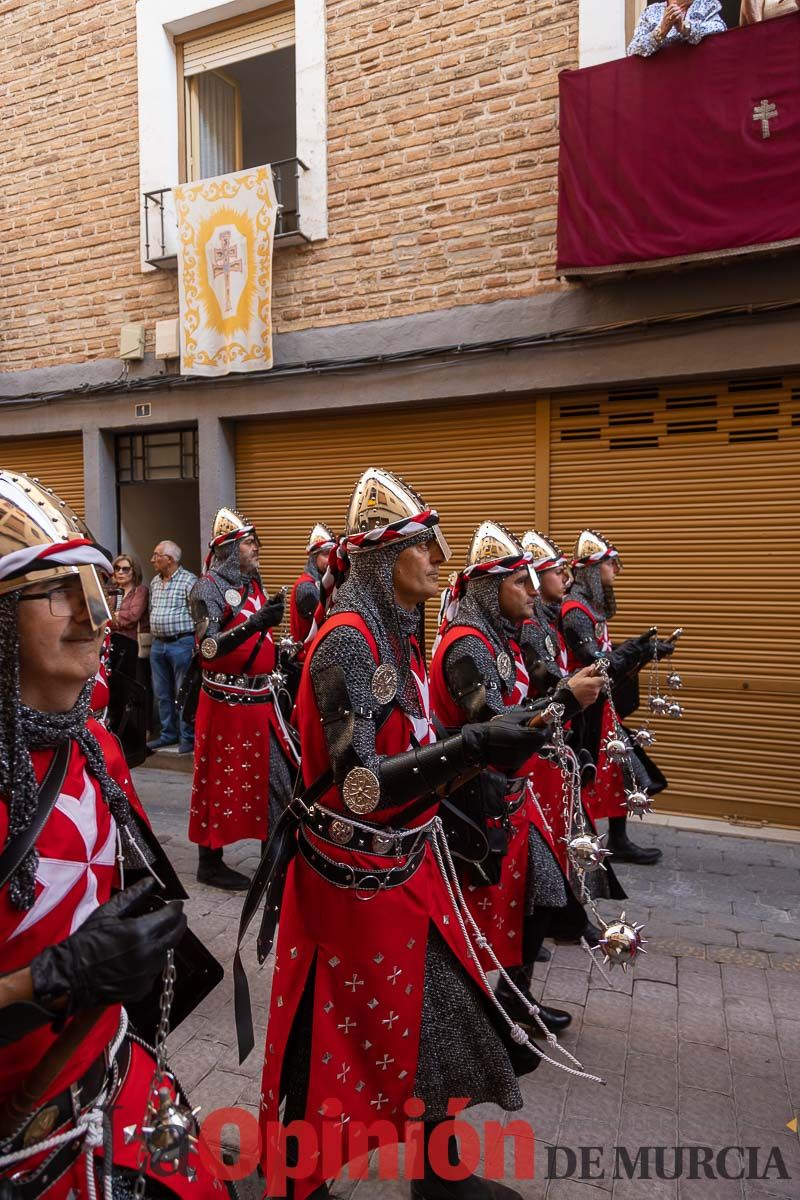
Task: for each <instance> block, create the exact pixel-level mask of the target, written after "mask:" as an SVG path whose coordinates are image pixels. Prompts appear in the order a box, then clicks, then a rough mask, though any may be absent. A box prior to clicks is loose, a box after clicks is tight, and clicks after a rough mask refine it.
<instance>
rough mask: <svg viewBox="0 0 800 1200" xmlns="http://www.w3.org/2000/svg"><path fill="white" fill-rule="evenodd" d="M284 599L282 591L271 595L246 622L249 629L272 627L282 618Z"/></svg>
mask: <svg viewBox="0 0 800 1200" xmlns="http://www.w3.org/2000/svg"><path fill="white" fill-rule="evenodd" d="M284 605H285V599H284V595H283V592H278V594H277V595H276V596H272V597H271V598H270V599H269V600H268V601H267V603H266V604H262V605H261V608H260V609H259V610H258V612H256V613H253V615H252V617H250V619H249V620H248V622H247V624H248V627H249V628H250V629H272V628H273V627H274V626H275V625H280V623H281V621H282V620H283V609H284Z"/></svg>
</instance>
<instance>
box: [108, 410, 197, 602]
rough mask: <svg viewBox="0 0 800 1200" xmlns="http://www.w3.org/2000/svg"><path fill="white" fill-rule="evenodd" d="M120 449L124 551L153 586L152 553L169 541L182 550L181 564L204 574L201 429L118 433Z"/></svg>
mask: <svg viewBox="0 0 800 1200" xmlns="http://www.w3.org/2000/svg"><path fill="white" fill-rule="evenodd" d="M115 450H116V472H117V513H118V520H119V528H118V535H117V543H118V545H119V548H120V551H121V552H122V553H124V554H133V555H135V557H136V558H138V559H139V561H140V563H141V564H142V570H143V577H144V581H145V582H148V581H149V580H150V578H151V577H152V574H153V569H152V567H151V565H150V557H151V555H152V553H153V548H154V547H155V546H156V545H157V544H158V542H161V541H164V540H165V539H169V540H170V541H173V542H176V543H177V544H178V545H179V546H180V548H181V550H182V552H183V553H182V558H181V563H182V565H183V566H184V567H186V568H187V570H189V571H192V572H194V574H195V575H197V574H199V572H200V566H201V560H202V554H201V548H200V536H199V533H200V495H199V487H198V479H197V430H195V429H159V430H155V431H153V432H152V433H123V434H118V435H117V438H116V446H115Z"/></svg>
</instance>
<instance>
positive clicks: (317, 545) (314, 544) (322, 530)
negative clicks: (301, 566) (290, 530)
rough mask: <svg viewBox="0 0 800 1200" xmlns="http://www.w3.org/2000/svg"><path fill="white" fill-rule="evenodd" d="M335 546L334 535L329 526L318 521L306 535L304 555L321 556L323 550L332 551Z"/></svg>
mask: <svg viewBox="0 0 800 1200" xmlns="http://www.w3.org/2000/svg"><path fill="white" fill-rule="evenodd" d="M335 545H336V534H335V533H334V532H333V530H332V529H330V528H329V526H327V525H324V524H323V523H322V522H321V521H318V522H317V524H316V525H315V526H314V528H313V529H312V530H311V533H310V534H309V535H308V545H307V546H306V554H322V553H323V552H324V551H325V550H331V549H333V547H334V546H335Z"/></svg>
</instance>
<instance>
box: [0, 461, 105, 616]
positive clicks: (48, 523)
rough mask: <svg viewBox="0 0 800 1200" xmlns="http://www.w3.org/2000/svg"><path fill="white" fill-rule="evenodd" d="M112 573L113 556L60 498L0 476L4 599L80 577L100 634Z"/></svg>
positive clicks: (10, 474)
mask: <svg viewBox="0 0 800 1200" xmlns="http://www.w3.org/2000/svg"><path fill="white" fill-rule="evenodd" d="M112 571H113V567H112V565H111V559H110V557H109V554H108V551H107V550H104V549H103V547H102V546H99V545H98V544H97V542H95V541H94V539H93V538H92V535H91V533H90V532H89V530H88V529H87V527H86V525H85V524H84V522H83V521H82V520H81V518H80V517H79V516H78V515H77V513H75V512H73V511H72V509H71V508H70V507H69V505H68V504H66V503H65V502H64V501H63V500H61V499H60V498H59V497H58V496H57V495H56V494H55V492H53V491H51V490H50V488H47V487H45V486H44V484H42V483H40V481H39V480H38V479H32V478H31V477H30V476H28V475H25V474H23V473H22V472H21V471H2V470H0V596H4V595H7V594H8V593H9V592H15V591H19V589H20V588H24V587H28V586H29V585H30V584H32V583H42V582H44V581H45V580H52V579H60V578H64V577H67V576H70V575H77V576H79V577H80V581H81V586H82V588H83V594H84V597H85V600H86V607H87V609H88V612H89V617H90V619H91V622H92V625H93V627H94V628H95V629H99V628H100V627H101V626H102V625H103V624H105V622H106V621H108V620H109V619H110V613H109V611H108V603H107V601H106V597H105V592H104V590H103V584H102V581H101V578H100V575H106V576H110V575H111V574H112Z"/></svg>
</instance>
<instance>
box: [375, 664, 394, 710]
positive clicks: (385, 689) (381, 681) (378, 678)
mask: <svg viewBox="0 0 800 1200" xmlns="http://www.w3.org/2000/svg"><path fill="white" fill-rule="evenodd" d="M372 695H373V696H374V697H375V699H376V700H377V701H378V704H388V703H389V701H390V700H394V698H395V696H396V695H397V671H395V669H394V667H393V666H392V665H391V663H382V664H381V666H379V667H378V669H377V671H376V672H375V674H374V675H373V676H372Z"/></svg>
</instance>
